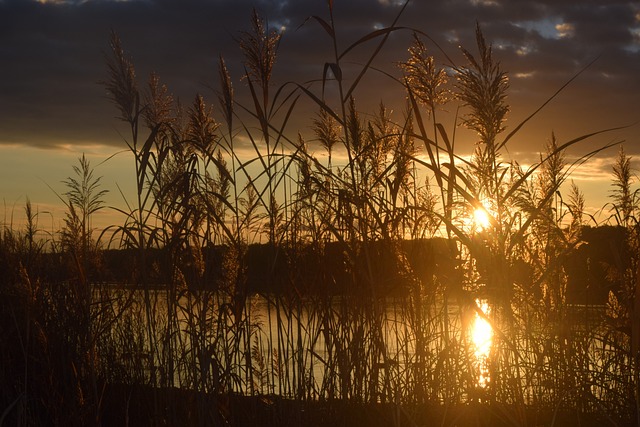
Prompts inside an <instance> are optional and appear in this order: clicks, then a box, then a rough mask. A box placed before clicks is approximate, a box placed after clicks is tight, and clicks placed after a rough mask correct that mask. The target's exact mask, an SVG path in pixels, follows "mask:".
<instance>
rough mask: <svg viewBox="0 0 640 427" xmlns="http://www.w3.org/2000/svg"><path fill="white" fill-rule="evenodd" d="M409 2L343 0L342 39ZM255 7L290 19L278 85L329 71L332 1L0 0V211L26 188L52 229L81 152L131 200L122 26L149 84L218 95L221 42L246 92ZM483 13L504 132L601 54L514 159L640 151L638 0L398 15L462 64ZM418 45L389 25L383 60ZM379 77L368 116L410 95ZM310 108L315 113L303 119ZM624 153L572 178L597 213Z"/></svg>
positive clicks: (510, 4) (435, 4)
mask: <svg viewBox="0 0 640 427" xmlns="http://www.w3.org/2000/svg"><path fill="white" fill-rule="evenodd" d="M402 3H403V2H400V1H398V0H335V1H334V15H335V17H336V25H337V26H338V27H339V28H340V29H341V30H342V31H341V33H340V34H339V37H340V39H341V40H342V45H341V46H340V48H345V47H346V46H348V45H349V44H350V43H352V42H353V41H355V40H357V39H358V38H360V37H361V36H363V35H364V34H366V33H368V32H370V31H372V30H374V29H376V28H381V27H385V26H387V25H389V24H390V23H391V21H392V20H393V18H394V17H395V16H396V14H397V13H398V11H399V10H400V7H401V4H402ZM252 7H255V8H256V10H257V11H258V12H259V14H260V15H261V16H263V17H265V18H267V19H268V22H269V25H270V27H273V28H278V29H281V30H283V31H284V35H283V38H282V41H281V44H280V49H279V55H280V56H279V58H278V61H277V63H276V69H275V72H274V86H275V87H277V86H278V85H279V84H281V83H283V82H286V81H297V82H304V81H309V80H312V79H316V78H320V77H321V76H322V69H323V65H324V63H325V62H326V61H330V60H331V50H330V40H329V38H328V37H327V35H326V33H324V31H323V30H322V28H321V27H320V26H319V25H317V23H315V22H312V21H309V22H307V23H306V24H305V25H303V26H302V27H300V25H301V24H303V22H305V18H307V17H308V16H310V15H318V16H321V17H324V18H327V16H328V11H327V4H326V1H325V0H313V1H294V0H290V1H266V0H265V1H249V0H187V1H170V0H131V1H111V0H84V1H80V0H78V1H75V0H69V1H63V0H60V1H54V0H51V1H45V0H42V1H30V0H0V59H1V62H0V197H2V199H3V201H4V213H3V214H2V216H0V222H5V223H7V222H10V220H11V217H12V215H13V216H14V217H15V218H18V217H20V216H21V215H22V209H23V206H24V203H25V201H26V198H27V197H29V198H30V200H31V202H32V203H33V205H34V206H35V207H37V208H38V211H39V212H40V213H41V217H40V225H41V227H43V228H50V229H55V228H57V227H58V226H59V224H60V221H61V220H62V218H63V215H64V214H63V212H64V210H63V209H62V208H61V207H60V202H59V200H58V199H57V196H56V195H55V193H54V191H53V190H55V191H57V192H58V193H63V192H64V191H65V188H64V185H63V184H62V183H61V181H62V180H64V179H65V178H66V177H68V176H70V175H71V174H72V166H73V165H74V164H75V163H76V159H77V158H78V157H80V156H81V155H82V153H86V155H87V156H88V157H89V159H90V160H91V162H92V165H94V166H96V172H95V173H96V174H97V175H102V176H103V188H105V189H107V190H109V191H110V194H109V197H108V199H107V202H108V204H110V205H115V206H121V207H122V206H124V203H123V202H122V198H121V196H120V195H119V191H118V186H120V187H121V188H122V189H123V191H124V192H125V194H127V191H128V190H127V188H129V184H130V183H131V182H132V176H133V163H132V159H131V158H130V157H129V156H128V155H127V154H124V153H122V154H116V153H118V152H120V151H122V150H124V149H125V148H126V146H125V144H124V142H123V139H122V138H123V137H126V129H124V128H123V127H122V123H121V122H119V121H118V120H117V119H116V118H115V116H116V114H117V110H116V108H115V107H114V105H113V104H112V103H111V102H110V100H109V99H108V97H107V96H106V92H105V89H104V87H103V86H101V85H100V84H99V82H100V81H101V80H105V79H106V78H107V74H106V67H105V65H104V55H105V53H106V52H107V51H108V41H109V34H110V31H111V30H114V31H115V32H116V33H117V34H118V35H119V36H120V38H121V39H122V42H123V45H124V47H125V49H126V50H127V51H128V52H129V54H130V56H131V57H132V58H133V61H134V64H135V65H136V69H137V75H138V79H139V84H140V86H141V87H142V86H143V85H144V83H145V81H146V79H147V77H148V75H149V73H150V72H157V73H158V74H159V75H160V77H161V79H162V81H163V82H164V83H166V84H167V85H168V87H169V89H170V91H171V92H172V93H173V94H174V96H175V97H178V98H180V99H181V101H182V102H183V103H184V104H186V105H188V104H190V103H191V101H192V100H193V98H194V97H195V95H196V94H197V93H201V94H202V95H203V96H205V98H206V99H207V100H209V101H210V102H214V101H215V93H214V89H215V88H216V87H217V84H218V83H217V68H216V67H217V60H218V56H219V55H220V54H222V55H223V56H224V57H225V59H226V61H227V64H228V65H229V68H230V71H231V73H232V76H233V77H234V84H235V86H236V90H237V91H238V92H242V91H243V85H244V84H243V83H242V82H241V81H240V80H239V77H240V75H241V72H242V59H241V57H240V53H239V50H238V48H237V46H236V44H235V42H234V37H237V36H238V35H239V31H241V30H243V29H248V27H249V25H248V23H249V17H250V14H251V9H252ZM476 22H478V23H479V24H480V26H481V28H482V30H483V32H484V34H485V37H486V39H487V40H488V41H490V42H491V43H492V44H493V49H494V53H495V57H496V58H497V59H498V60H500V61H501V63H502V66H503V68H504V70H506V71H507V72H508V74H509V78H510V85H511V87H510V92H509V98H508V102H509V103H510V104H511V112H510V114H509V117H508V124H507V126H508V129H507V130H510V129H513V128H514V127H515V126H516V125H517V123H518V122H519V121H520V120H522V119H523V118H524V117H526V116H527V115H528V114H530V113H531V112H533V111H534V110H535V109H536V108H537V107H538V106H539V105H541V104H542V103H543V102H544V101H545V100H546V99H547V98H548V97H550V96H551V95H552V94H553V93H554V92H555V91H556V90H557V89H558V88H560V87H561V86H562V85H563V84H564V83H565V82H566V81H568V80H569V79H570V78H571V77H572V76H573V75H575V74H576V73H577V72H578V71H579V70H580V69H582V68H583V67H584V66H585V65H587V64H588V63H590V62H592V61H593V60H594V59H596V58H597V60H596V62H595V63H594V64H593V65H592V66H591V67H589V68H588V69H587V70H586V71H585V72H584V73H583V74H581V75H580V76H579V77H578V78H577V79H576V81H574V82H573V83H572V84H571V85H570V86H569V87H568V88H567V89H565V90H564V91H563V92H562V93H561V94H560V96H559V97H558V98H556V99H554V100H553V101H552V102H551V103H550V104H549V105H548V106H547V107H546V108H545V109H544V110H543V112H542V113H541V114H539V116H537V117H536V118H535V119H534V120H532V121H531V122H530V123H529V124H527V126H526V127H525V129H523V132H522V133H521V134H519V136H518V138H516V139H515V140H514V141H513V142H512V144H511V145H510V146H509V151H508V152H507V153H504V154H505V159H506V160H509V159H514V160H518V161H519V162H520V163H523V164H527V162H531V161H535V160H536V158H537V156H538V154H537V153H539V152H540V151H541V150H543V147H544V144H545V142H546V141H547V140H548V139H549V138H550V135H551V132H555V135H556V137H557V138H558V140H559V141H560V142H564V141H567V140H570V139H572V138H574V137H577V136H580V135H582V134H586V133H590V132H594V131H598V130H603V129H606V128H612V127H618V126H627V125H628V126H629V127H628V128H626V129H623V130H620V131H616V132H610V133H606V134H603V135H599V136H597V137H595V138H593V139H590V140H589V142H587V143H585V144H581V145H579V146H577V147H575V148H574V149H573V150H572V151H571V152H570V153H569V157H570V159H571V156H577V155H580V154H584V153H586V152H588V151H589V150H591V149H593V148H595V147H598V146H602V145H605V144H608V143H611V142H616V141H624V147H625V151H626V152H627V153H628V154H629V155H631V156H634V157H636V158H638V156H640V125H638V124H637V122H638V121H640V3H638V2H637V1H616V0H602V1H569V0H563V1H556V0H540V1H519V0H510V1H507V0H433V1H426V0H413V1H411V2H410V3H409V5H408V7H407V9H406V10H405V12H404V14H403V15H402V16H401V18H400V20H399V23H398V25H401V26H404V27H408V28H415V29H419V30H421V31H423V32H425V33H427V34H429V36H430V37H431V38H433V39H434V40H435V41H437V42H438V44H439V45H440V46H441V47H442V48H443V49H444V50H445V51H446V52H447V54H448V55H449V56H450V57H451V58H452V59H453V60H454V61H460V63H461V62H462V57H461V55H460V51H459V49H458V46H459V45H462V46H465V47H467V48H468V49H469V50H470V51H471V52H473V53H475V52H476V51H475V44H474V39H473V37H474V28H475V25H476ZM410 41H411V32H410V31H409V30H407V31H398V32H397V33H394V35H393V36H392V37H391V38H390V40H389V43H388V44H387V45H386V46H385V49H384V51H383V53H382V54H381V56H380V57H379V58H378V60H377V62H376V63H375V65H376V66H377V67H379V68H381V69H383V70H384V71H386V72H391V73H395V74H398V75H399V71H398V69H397V67H395V65H394V64H395V63H396V62H398V61H402V60H405V59H406V58H407V47H408V46H409V43H410ZM427 45H428V47H429V48H430V50H431V51H432V52H433V54H434V55H435V56H436V57H437V58H438V61H439V65H441V66H446V65H450V64H447V63H446V60H445V58H444V57H443V56H442V55H440V54H439V53H438V51H437V49H436V48H435V46H434V45H432V44H428V43H427ZM373 47H374V45H373V44H370V45H365V46H362V47H361V48H359V49H357V50H355V51H354V52H353V56H351V57H349V58H350V59H348V60H351V61H353V62H355V63H358V62H359V61H361V60H363V58H365V57H366V53H367V52H370V50H371V49H373ZM374 74H375V73H371V76H369V75H368V76H367V78H368V79H371V80H369V82H368V83H369V84H368V85H367V82H364V85H363V88H364V87H368V88H369V90H366V91H361V92H359V93H356V94H355V96H356V100H357V102H358V106H359V108H360V109H361V110H368V112H373V111H375V109H376V106H377V104H378V103H379V102H380V101H381V100H382V101H384V102H385V103H387V104H388V105H389V106H390V107H392V108H393V109H394V110H396V111H397V114H401V110H402V96H403V93H402V91H401V90H400V89H399V88H398V87H397V85H396V86H394V85H393V84H391V83H390V82H389V83H385V81H386V80H385V79H384V78H382V77H381V76H380V75H374ZM371 87H374V88H375V90H371ZM301 108H302V111H304V108H305V107H304V106H303V107H301ZM312 114H313V111H312V110H309V113H308V114H307V117H311V115H312ZM308 127H309V124H308V123H299V124H298V123H297V122H294V123H293V124H292V126H291V127H290V131H291V134H293V135H295V133H297V131H298V130H300V131H301V132H308ZM460 138H461V139H460V144H459V146H460V149H461V150H462V151H464V150H466V151H467V152H469V151H470V149H471V147H472V145H473V142H474V141H473V136H472V135H470V134H468V133H467V134H465V133H464V132H462V133H461V134H460ZM616 153H617V148H612V149H609V150H607V151H605V152H603V153H601V154H600V155H599V156H597V157H596V158H594V159H593V160H592V161H590V162H589V163H587V164H586V165H585V167H584V168H583V169H581V170H578V171H577V172H576V173H575V174H574V175H573V179H574V181H575V182H576V184H578V186H579V187H580V188H581V189H582V190H583V191H584V193H585V196H586V199H587V200H586V201H587V205H588V207H589V209H590V210H591V211H595V210H596V209H598V208H600V207H602V206H603V205H604V204H605V203H606V202H607V194H608V192H609V190H610V171H611V165H612V158H613V157H614V156H615V155H616ZM114 154H116V155H115V157H113V158H110V159H109V160H108V161H106V162H104V163H102V162H103V161H105V160H106V159H107V158H109V157H110V156H112V155H114ZM460 154H464V153H463V152H461V153H460ZM634 165H635V166H636V167H639V166H640V163H638V162H635V163H634ZM50 187H51V188H50ZM52 189H53V190H52ZM101 215H102V221H103V223H104V224H107V223H113V222H114V221H116V222H117V221H119V220H118V219H117V217H115V216H113V214H112V213H108V212H104V213H102V214H101ZM113 218H116V219H113ZM98 222H99V221H98Z"/></svg>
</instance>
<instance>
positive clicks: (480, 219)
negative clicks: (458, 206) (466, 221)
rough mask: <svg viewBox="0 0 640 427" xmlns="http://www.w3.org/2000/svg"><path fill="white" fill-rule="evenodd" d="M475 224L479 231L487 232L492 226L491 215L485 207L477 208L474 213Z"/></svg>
mask: <svg viewBox="0 0 640 427" xmlns="http://www.w3.org/2000/svg"><path fill="white" fill-rule="evenodd" d="M473 222H474V224H475V227H476V229H478V230H486V229H487V228H489V227H490V226H491V219H490V217H489V213H488V212H487V210H486V209H485V208H484V207H479V208H476V209H475V210H474V211H473Z"/></svg>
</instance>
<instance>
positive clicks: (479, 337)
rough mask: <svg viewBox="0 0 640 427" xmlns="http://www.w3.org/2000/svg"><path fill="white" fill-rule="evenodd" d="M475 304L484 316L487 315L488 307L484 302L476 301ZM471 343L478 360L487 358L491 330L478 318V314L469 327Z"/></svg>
mask: <svg viewBox="0 0 640 427" xmlns="http://www.w3.org/2000/svg"><path fill="white" fill-rule="evenodd" d="M476 303H477V304H478V306H479V307H480V310H482V312H483V313H484V314H489V305H488V304H487V302H486V301H476ZM471 341H472V342H473V346H474V348H475V350H474V354H475V356H476V357H477V358H478V359H480V358H486V357H488V356H489V351H490V350H491V342H492V341H493V329H492V328H491V325H490V324H489V322H487V320H486V319H484V318H482V317H480V315H479V314H478V313H476V315H475V317H474V319H473V324H472V326H471Z"/></svg>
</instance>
